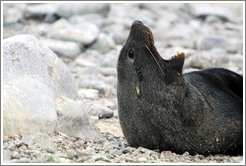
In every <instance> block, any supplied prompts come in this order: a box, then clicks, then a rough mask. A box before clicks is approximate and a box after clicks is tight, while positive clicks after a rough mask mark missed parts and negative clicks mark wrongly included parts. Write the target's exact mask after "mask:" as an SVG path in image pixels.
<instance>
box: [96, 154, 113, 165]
mask: <svg viewBox="0 0 246 166" xmlns="http://www.w3.org/2000/svg"><path fill="white" fill-rule="evenodd" d="M94 160H95V161H100V160H101V161H105V162H109V163H111V161H110V160H109V159H107V158H105V157H103V156H100V155H98V156H95V157H94Z"/></svg>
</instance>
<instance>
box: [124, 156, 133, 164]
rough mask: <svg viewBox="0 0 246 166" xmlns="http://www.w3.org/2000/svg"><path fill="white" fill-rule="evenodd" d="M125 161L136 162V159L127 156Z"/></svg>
mask: <svg viewBox="0 0 246 166" xmlns="http://www.w3.org/2000/svg"><path fill="white" fill-rule="evenodd" d="M125 161H126V162H129V163H133V162H134V160H133V159H132V158H129V157H126V158H125Z"/></svg>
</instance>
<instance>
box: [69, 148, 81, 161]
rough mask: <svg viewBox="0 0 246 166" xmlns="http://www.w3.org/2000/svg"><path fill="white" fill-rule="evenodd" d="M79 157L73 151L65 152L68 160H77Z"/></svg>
mask: <svg viewBox="0 0 246 166" xmlns="http://www.w3.org/2000/svg"><path fill="white" fill-rule="evenodd" d="M78 157H79V156H78V155H77V154H76V152H75V151H73V150H70V151H68V152H67V158H68V159H70V160H73V159H77V158H78Z"/></svg>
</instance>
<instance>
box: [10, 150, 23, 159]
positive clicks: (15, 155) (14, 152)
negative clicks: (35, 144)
mask: <svg viewBox="0 0 246 166" xmlns="http://www.w3.org/2000/svg"><path fill="white" fill-rule="evenodd" d="M20 158H21V155H20V153H18V152H17V151H13V152H12V155H11V159H20Z"/></svg>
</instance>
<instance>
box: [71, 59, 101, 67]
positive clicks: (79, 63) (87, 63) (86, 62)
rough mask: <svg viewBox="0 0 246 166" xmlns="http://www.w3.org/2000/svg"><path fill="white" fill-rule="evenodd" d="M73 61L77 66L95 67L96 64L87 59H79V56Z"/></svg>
mask: <svg viewBox="0 0 246 166" xmlns="http://www.w3.org/2000/svg"><path fill="white" fill-rule="evenodd" d="M75 63H76V65H77V66H79V67H96V65H97V64H95V63H93V62H91V61H89V60H86V59H81V58H78V59H76V61H75Z"/></svg>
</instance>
